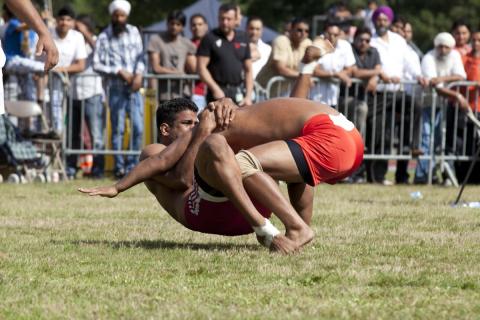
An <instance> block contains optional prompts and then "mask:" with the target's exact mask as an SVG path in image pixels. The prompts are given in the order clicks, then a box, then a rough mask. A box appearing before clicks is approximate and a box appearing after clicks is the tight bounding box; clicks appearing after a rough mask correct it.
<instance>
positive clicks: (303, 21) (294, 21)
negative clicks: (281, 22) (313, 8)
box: [291, 17, 310, 29]
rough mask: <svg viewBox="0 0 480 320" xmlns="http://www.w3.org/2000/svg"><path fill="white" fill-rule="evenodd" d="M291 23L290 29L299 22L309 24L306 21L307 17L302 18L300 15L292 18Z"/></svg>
mask: <svg viewBox="0 0 480 320" xmlns="http://www.w3.org/2000/svg"><path fill="white" fill-rule="evenodd" d="M291 23H292V29H293V27H294V26H296V25H297V24H299V23H305V24H306V25H310V23H309V22H308V21H307V19H305V18H302V17H296V18H293V20H292V22H291Z"/></svg>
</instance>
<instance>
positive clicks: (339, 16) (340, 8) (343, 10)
mask: <svg viewBox="0 0 480 320" xmlns="http://www.w3.org/2000/svg"><path fill="white" fill-rule="evenodd" d="M328 13H329V16H330V17H329V18H330V19H332V20H334V21H345V20H349V19H351V18H352V13H351V12H350V10H349V9H348V7H347V3H346V1H344V0H341V1H337V3H335V4H334V5H333V6H332V7H331V8H330V10H329V12H328Z"/></svg>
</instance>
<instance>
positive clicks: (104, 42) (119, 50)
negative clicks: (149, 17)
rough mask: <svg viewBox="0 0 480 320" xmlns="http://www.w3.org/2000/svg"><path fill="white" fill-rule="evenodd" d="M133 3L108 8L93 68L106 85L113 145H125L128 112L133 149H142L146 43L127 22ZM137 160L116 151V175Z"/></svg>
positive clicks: (117, 1) (122, 0)
mask: <svg viewBox="0 0 480 320" xmlns="http://www.w3.org/2000/svg"><path fill="white" fill-rule="evenodd" d="M130 9H131V7H130V3H129V2H128V1H125V0H115V1H113V2H111V3H110V5H109V7H108V10H109V12H110V15H111V23H110V25H109V26H108V27H107V28H106V29H105V30H104V31H103V32H102V33H100V35H99V36H98V39H97V43H96V48H95V53H94V56H93V69H94V70H95V71H97V72H99V73H101V74H102V75H103V76H104V79H105V83H106V85H107V90H106V92H108V98H109V105H110V120H111V123H112V147H113V149H114V150H121V149H122V142H123V133H124V130H125V115H126V114H128V117H129V119H130V123H131V126H132V130H131V131H132V136H131V137H130V149H131V150H140V149H141V143H142V136H143V99H142V96H141V94H140V92H139V89H140V87H141V85H142V74H143V72H144V70H145V64H144V62H143V44H142V38H141V36H140V32H139V31H138V29H137V28H136V27H134V26H132V25H130V24H127V19H128V15H129V14H130ZM137 162H138V158H137V157H136V156H133V155H128V156H127V157H126V161H125V159H124V158H123V156H122V155H115V169H114V170H115V171H114V172H115V176H116V177H117V178H121V177H123V176H124V175H125V173H127V172H128V171H130V170H131V169H132V168H133V167H134V166H135V164H136V163H137Z"/></svg>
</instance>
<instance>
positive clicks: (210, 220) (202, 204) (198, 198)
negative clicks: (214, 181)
mask: <svg viewBox="0 0 480 320" xmlns="http://www.w3.org/2000/svg"><path fill="white" fill-rule="evenodd" d="M252 202H253V204H254V205H255V207H256V208H257V210H258V212H260V214H261V215H262V216H264V217H265V218H270V216H271V211H270V210H268V209H267V208H265V207H263V206H261V205H260V204H258V202H256V201H255V200H254V199H252ZM184 213H185V219H186V225H185V227H187V228H188V229H190V230H193V231H198V232H202V233H212V234H219V235H223V236H239V235H244V234H249V233H252V232H253V229H252V227H251V226H250V224H249V223H248V222H247V220H245V218H244V217H243V215H242V214H241V213H240V212H239V211H238V210H237V209H236V208H235V206H234V205H233V204H232V202H230V201H229V200H228V199H227V198H225V197H214V196H212V195H210V194H208V193H206V192H205V191H203V190H202V189H201V188H200V187H199V186H198V184H197V182H196V181H194V183H193V190H192V192H191V193H190V194H189V195H188V199H187V201H186V202H185V210H184Z"/></svg>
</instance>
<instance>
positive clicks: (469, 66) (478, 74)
mask: <svg viewBox="0 0 480 320" xmlns="http://www.w3.org/2000/svg"><path fill="white" fill-rule="evenodd" d="M462 61H463V66H464V67H465V72H466V73H467V80H468V81H477V82H480V57H475V56H474V55H473V54H472V53H469V54H467V55H465V56H462ZM467 95H468V101H469V102H470V107H471V108H472V109H473V110H475V109H476V110H477V111H480V88H479V87H478V86H470V87H469V88H468V94H467V92H465V96H467ZM476 100H477V101H476ZM475 104H476V106H475Z"/></svg>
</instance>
